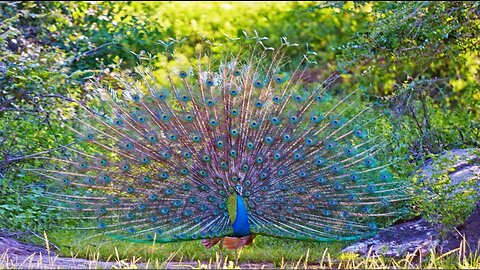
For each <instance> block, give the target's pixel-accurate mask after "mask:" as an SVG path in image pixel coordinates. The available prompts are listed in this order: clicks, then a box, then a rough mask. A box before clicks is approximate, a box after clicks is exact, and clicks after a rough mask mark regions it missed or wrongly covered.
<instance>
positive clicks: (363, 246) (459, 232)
mask: <svg viewBox="0 0 480 270" xmlns="http://www.w3.org/2000/svg"><path fill="white" fill-rule="evenodd" d="M479 153H480V149H473V148H472V149H453V150H450V151H446V152H445V153H444V154H442V155H440V156H439V157H437V158H435V159H431V160H429V161H427V162H426V163H425V165H424V167H423V168H422V169H421V170H420V172H419V173H418V176H419V177H420V178H421V179H422V181H424V182H427V183H434V182H435V181H436V178H435V176H438V175H442V174H445V173H446V174H448V176H449V177H450V180H451V181H450V183H449V186H450V185H455V186H457V185H458V186H459V188H458V189H455V191H454V192H460V191H462V190H463V188H464V187H460V186H462V185H461V184H462V183H464V182H466V181H469V180H472V179H473V180H477V181H476V182H474V184H473V188H477V190H478V191H479V194H480V154H479ZM427 186H428V185H427ZM436 228H438V227H436V226H434V225H432V224H429V223H428V222H427V221H425V220H423V219H419V220H413V221H408V222H405V223H402V224H399V225H395V226H392V227H390V228H387V229H383V230H381V231H380V232H379V233H378V234H377V235H376V236H374V237H373V238H370V239H366V240H363V241H360V242H357V243H354V244H352V245H350V246H348V247H346V248H345V249H343V251H342V252H353V253H357V254H359V255H361V256H367V255H368V253H369V251H370V252H371V255H383V256H388V257H401V256H404V255H406V253H413V252H415V251H416V250H418V251H420V253H422V254H426V253H428V252H430V250H432V249H435V250H436V251H438V252H440V253H445V252H448V251H450V250H453V249H456V248H458V247H459V246H460V243H461V241H462V240H463V236H465V239H466V241H467V248H466V250H465V251H466V253H467V254H468V253H470V252H475V251H476V250H478V249H479V246H480V202H478V203H477V206H476V209H475V211H474V212H473V213H472V214H471V216H470V217H469V218H468V219H467V220H466V221H465V222H464V223H463V224H462V225H460V226H457V227H456V228H455V230H454V231H450V232H448V233H447V235H446V237H445V238H444V239H442V238H441V237H440V234H439V232H438V231H437V230H436Z"/></svg>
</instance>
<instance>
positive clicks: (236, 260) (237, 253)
mask: <svg viewBox="0 0 480 270" xmlns="http://www.w3.org/2000/svg"><path fill="white" fill-rule="evenodd" d="M237 250H238V249H235V264H234V265H233V267H237V266H238V257H240V252H238V251H237ZM240 250H242V248H240Z"/></svg>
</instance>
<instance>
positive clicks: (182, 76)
mask: <svg viewBox="0 0 480 270" xmlns="http://www.w3.org/2000/svg"><path fill="white" fill-rule="evenodd" d="M179 75H180V78H186V77H187V72H185V71H183V70H182V71H180V73H179Z"/></svg>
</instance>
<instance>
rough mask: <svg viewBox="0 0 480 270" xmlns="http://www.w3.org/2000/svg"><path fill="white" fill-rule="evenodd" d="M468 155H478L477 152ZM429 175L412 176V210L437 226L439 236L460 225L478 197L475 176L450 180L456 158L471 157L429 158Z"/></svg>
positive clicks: (479, 197) (468, 214) (469, 213)
mask: <svg viewBox="0 0 480 270" xmlns="http://www.w3.org/2000/svg"><path fill="white" fill-rule="evenodd" d="M472 154H475V155H477V156H480V151H473V152H472ZM431 158H432V159H431V161H430V162H432V163H431V164H433V165H432V167H431V169H430V170H431V174H432V175H428V174H427V175H420V174H419V175H416V176H415V177H414V178H413V179H412V182H413V183H414V184H415V186H416V188H417V191H418V192H417V193H416V194H417V195H416V196H414V197H413V201H414V204H415V208H416V211H417V212H418V213H420V214H422V216H423V217H424V218H425V219H426V220H427V221H429V222H430V223H432V224H435V225H437V227H438V231H439V232H440V233H441V235H442V236H445V235H446V233H447V232H450V231H452V229H453V228H454V227H456V226H458V225H460V224H463V222H465V220H466V219H467V218H468V217H469V216H470V215H471V214H472V212H473V211H474V209H475V207H476V205H477V204H476V203H477V202H478V201H479V200H480V189H479V182H478V180H479V179H478V178H476V177H471V178H470V179H466V180H465V181H461V182H460V183H452V178H451V177H450V175H449V174H450V173H451V172H455V171H456V170H457V169H458V168H455V167H454V166H455V164H458V162H459V161H462V162H466V163H471V162H475V160H476V159H475V158H473V159H471V160H456V159H450V158H449V157H448V156H439V157H436V156H432V157H431Z"/></svg>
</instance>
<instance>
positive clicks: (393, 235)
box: [342, 219, 440, 257]
mask: <svg viewBox="0 0 480 270" xmlns="http://www.w3.org/2000/svg"><path fill="white" fill-rule="evenodd" d="M437 235H438V233H437V232H436V231H435V229H434V228H432V226H430V225H429V224H428V223H427V222H426V221H425V220H423V219H419V220H414V221H409V222H406V223H403V224H399V225H395V226H393V227H390V228H388V229H385V230H382V231H380V232H379V233H378V234H377V235H376V236H374V237H373V238H370V239H367V240H364V241H360V242H357V243H355V244H353V245H351V246H348V247H346V248H345V249H343V250H342V252H353V253H357V254H359V255H361V256H367V254H368V253H369V252H371V254H372V255H383V256H388V257H402V256H404V255H405V254H407V253H413V252H415V251H416V250H417V249H419V250H420V252H421V253H422V254H424V253H426V252H429V250H431V249H432V248H435V247H437V246H438V244H439V243H440V241H439V240H438V239H437Z"/></svg>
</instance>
